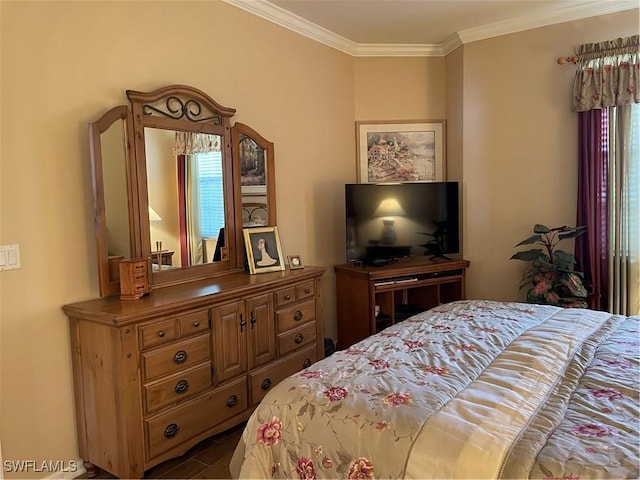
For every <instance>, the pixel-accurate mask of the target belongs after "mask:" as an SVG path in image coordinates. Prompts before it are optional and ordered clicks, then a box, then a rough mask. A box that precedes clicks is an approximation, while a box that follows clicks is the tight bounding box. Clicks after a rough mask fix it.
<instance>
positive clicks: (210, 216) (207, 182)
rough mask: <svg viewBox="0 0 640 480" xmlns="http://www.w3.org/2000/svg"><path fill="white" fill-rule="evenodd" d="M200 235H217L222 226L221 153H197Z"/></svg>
mask: <svg viewBox="0 0 640 480" xmlns="http://www.w3.org/2000/svg"><path fill="white" fill-rule="evenodd" d="M196 156H197V158H198V179H199V183H200V206H201V216H202V218H201V221H202V236H203V237H205V238H207V237H217V236H218V232H219V231H220V229H221V228H222V227H224V188H223V185H222V184H223V181H222V153H221V152H211V153H198V154H196Z"/></svg>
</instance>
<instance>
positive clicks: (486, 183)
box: [448, 9, 640, 300]
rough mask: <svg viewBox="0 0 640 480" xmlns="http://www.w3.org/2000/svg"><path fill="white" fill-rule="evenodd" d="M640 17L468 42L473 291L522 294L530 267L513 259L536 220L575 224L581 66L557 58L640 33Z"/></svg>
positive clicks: (467, 218)
mask: <svg viewBox="0 0 640 480" xmlns="http://www.w3.org/2000/svg"><path fill="white" fill-rule="evenodd" d="M639 24H640V16H639V14H638V9H635V10H630V11H626V12H621V13H616V14H611V15H605V16H601V17H597V18H590V19H584V20H580V21H576V22H570V23H564V24H559V25H554V26H549V27H544V28H538V29H534V30H529V31H525V32H520V33H515V34H511V35H504V36H501V37H496V38H491V39H487V40H483V41H478V42H472V43H469V44H466V45H465V46H464V53H463V69H464V71H463V81H462V82H463V92H462V95H463V124H462V135H461V137H460V138H461V140H462V150H463V155H462V156H463V159H464V160H463V164H462V165H463V171H462V176H463V178H464V187H463V190H464V202H463V208H464V222H465V223H464V239H463V242H464V255H465V257H466V258H468V259H469V260H470V261H471V268H470V269H469V271H468V275H469V276H468V283H467V296H468V297H469V298H485V299H495V300H524V298H525V291H519V290H518V285H519V281H520V277H521V275H522V271H523V269H524V268H525V266H526V264H525V263H524V262H521V261H517V260H509V257H511V255H512V254H513V253H515V252H516V251H517V250H516V249H514V248H513V247H514V245H516V244H517V243H518V242H520V241H521V240H523V239H525V238H527V237H528V236H530V235H532V234H533V230H532V229H533V225H534V224H536V223H542V224H544V225H547V226H549V227H554V226H560V225H575V223H576V198H577V185H576V181H577V180H576V179H577V115H576V114H575V113H572V112H570V104H571V88H572V85H573V75H574V68H575V67H574V66H572V65H558V64H557V63H556V59H557V58H558V57H559V56H569V55H572V54H573V51H574V48H575V47H577V46H578V45H580V44H583V43H590V42H600V41H604V40H609V39H614V38H617V37H624V36H628V35H634V34H638V32H639V30H640V28H639ZM448 106H449V105H448ZM564 245H565V248H567V249H572V248H573V246H572V244H571V243H570V242H565V244H564Z"/></svg>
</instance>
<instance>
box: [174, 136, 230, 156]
mask: <svg viewBox="0 0 640 480" xmlns="http://www.w3.org/2000/svg"><path fill="white" fill-rule="evenodd" d="M219 151H220V136H218V135H210V134H208V133H190V132H176V138H175V142H174V144H173V154H174V155H193V154H195V153H211V152H219Z"/></svg>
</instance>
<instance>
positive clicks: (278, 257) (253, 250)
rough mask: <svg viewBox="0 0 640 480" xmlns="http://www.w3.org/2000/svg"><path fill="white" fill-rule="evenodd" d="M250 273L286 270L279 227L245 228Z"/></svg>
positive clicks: (245, 243) (245, 244) (243, 230)
mask: <svg viewBox="0 0 640 480" xmlns="http://www.w3.org/2000/svg"><path fill="white" fill-rule="evenodd" d="M242 233H243V235H244V246H245V249H246V251H247V263H248V264H249V273H251V274H252V275H253V274H256V273H263V272H276V271H278V270H284V269H285V266H284V257H283V256H282V246H281V245H280V236H279V234H278V227H275V226H273V227H253V228H243V229H242Z"/></svg>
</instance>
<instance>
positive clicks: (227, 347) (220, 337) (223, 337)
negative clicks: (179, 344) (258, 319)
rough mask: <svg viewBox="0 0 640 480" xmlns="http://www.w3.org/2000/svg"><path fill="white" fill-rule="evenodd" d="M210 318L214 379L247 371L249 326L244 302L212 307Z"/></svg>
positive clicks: (220, 379)
mask: <svg viewBox="0 0 640 480" xmlns="http://www.w3.org/2000/svg"><path fill="white" fill-rule="evenodd" d="M211 320H212V323H213V338H212V340H213V359H214V371H215V380H216V382H223V381H225V380H228V379H230V378H233V377H236V376H238V375H241V374H243V373H244V372H246V371H247V343H246V338H247V330H248V328H250V327H249V322H248V320H247V318H246V315H245V312H244V302H241V301H240V302H234V303H228V304H226V305H223V306H220V307H216V308H212V309H211Z"/></svg>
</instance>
